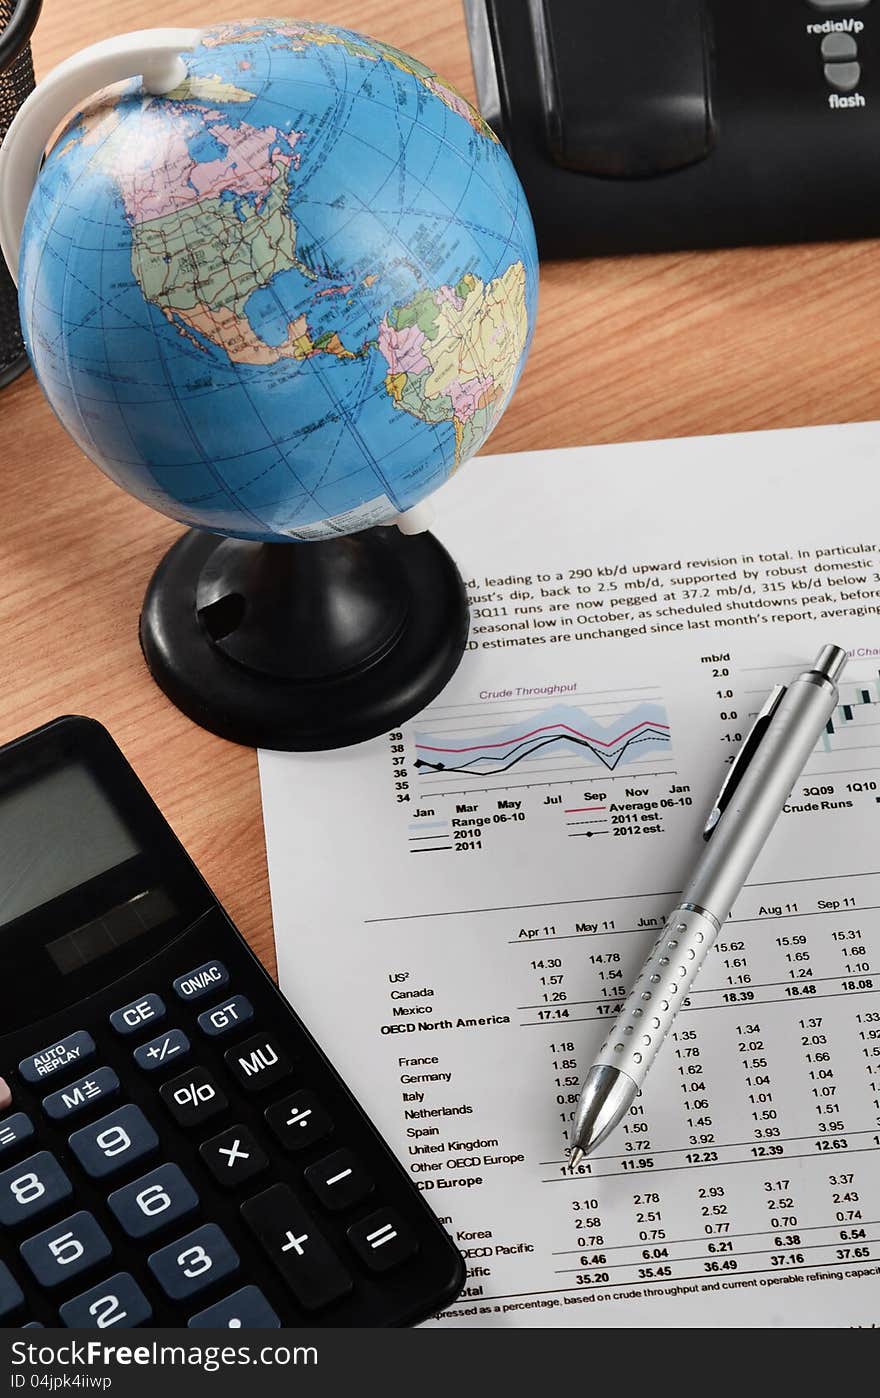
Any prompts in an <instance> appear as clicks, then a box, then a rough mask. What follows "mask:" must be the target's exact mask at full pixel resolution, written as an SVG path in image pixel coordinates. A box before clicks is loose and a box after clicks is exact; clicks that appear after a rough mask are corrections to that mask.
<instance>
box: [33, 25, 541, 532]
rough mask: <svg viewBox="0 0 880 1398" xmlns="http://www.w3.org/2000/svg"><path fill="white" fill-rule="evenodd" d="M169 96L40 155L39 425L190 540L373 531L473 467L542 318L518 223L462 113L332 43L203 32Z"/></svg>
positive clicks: (112, 111) (109, 98)
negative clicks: (42, 402) (50, 423)
mask: <svg viewBox="0 0 880 1398" xmlns="http://www.w3.org/2000/svg"><path fill="white" fill-rule="evenodd" d="M185 61H186V69H187V76H186V78H185V80H184V81H183V82H182V83H181V84H180V86H179V87H177V88H176V89H174V90H173V91H171V92H169V93H167V94H165V95H162V96H150V95H148V94H146V93H145V92H144V91H143V89H142V87H141V85H140V84H139V83H137V82H132V83H129V84H127V85H125V87H124V88H123V89H122V90H119V89H118V88H117V89H112V90H108V91H107V92H105V93H103V94H99V95H98V96H97V97H96V98H95V99H93V100H92V101H91V102H90V103H89V104H88V105H87V106H85V107H84V108H83V109H82V110H80V111H78V112H77V113H76V114H75V116H74V117H73V119H72V121H70V123H69V124H68V126H67V127H66V129H65V131H64V132H63V134H62V136H61V137H60V138H59V139H58V140H57V141H56V143H55V145H54V147H53V149H52V150H51V152H50V154H49V155H48V157H47V159H46V162H45V165H44V167H43V170H42V172H41V174H40V176H39V179H38V181H37V185H36V188H35V190H34V194H33V197H32V199H31V201H30V205H29V208H28V213H27V218H26V221H25V226H24V230H23V239H22V249H21V258H20V264H19V284H20V309H21V319H22V326H23V331H24V336H25V340H26V344H27V348H28V351H29V354H30V357H31V360H32V363H33V365H34V368H35V370H36V373H37V376H38V378H39V380H40V383H41V385H42V388H43V390H44V392H45V394H46V396H47V398H48V400H49V402H50V404H51V406H52V408H53V409H54V411H55V413H56V414H57V416H58V418H59V419H60V421H61V422H62V424H63V426H64V427H65V428H66V429H67V431H68V432H69V433H70V435H71V436H72V437H73V438H74V439H75V440H76V442H77V443H78V444H79V446H80V447H81V448H82V450H83V451H84V452H85V453H86V454H87V455H88V456H89V457H91V459H92V460H93V461H94V462H96V463H97V464H98V466H100V467H101V469H102V470H103V471H105V472H106V473H107V475H108V476H110V477H111V478H112V479H113V480H114V481H116V482H117V483H118V484H119V485H120V486H122V487H123V488H124V489H125V490H127V491H129V492H130V493H131V494H133V495H135V496H137V497H138V498H139V499H141V500H143V501H145V502H146V503H147V504H148V505H150V506H152V507H153V508H154V509H156V510H159V511H161V512H162V513H164V514H166V515H170V516H171V517H172V518H174V519H177V520H180V521H182V522H183V523H185V524H188V525H191V526H194V527H196V528H197V529H202V530H210V531H212V532H214V533H218V534H222V535H227V536H230V537H232V538H237V539H246V540H264V541H278V540H288V541H289V540H304V541H312V540H321V539H327V538H332V537H335V536H339V535H349V534H352V533H355V532H357V531H361V530H365V529H368V528H370V527H371V526H373V525H382V524H387V523H388V522H390V521H392V520H394V519H395V518H397V517H398V516H399V515H400V514H401V513H402V512H404V511H407V510H409V509H411V508H412V507H413V506H414V505H416V504H418V502H420V501H421V500H422V499H423V498H424V497H426V496H427V495H429V494H430V493H431V492H433V491H434V490H436V489H437V487H438V486H440V485H441V484H442V483H443V482H444V481H445V480H446V479H447V478H448V477H449V476H450V474H451V473H452V472H454V471H455V470H456V468H457V467H458V466H459V465H461V463H463V462H464V461H466V460H467V458H468V457H470V456H472V455H473V454H474V453H475V452H476V451H478V450H479V448H480V447H481V446H482V444H483V442H484V441H485V440H486V437H487V436H488V434H489V433H490V432H491V430H492V428H493V427H494V426H495V424H496V423H497V422H498V420H499V417H500V415H501V413H502V412H503V411H504V408H505V405H506V404H507V402H508V400H509V398H510V396H511V393H512V392H513V389H514V387H515V385H516V382H517V379H518V376H519V374H520V371H521V369H522V366H523V362H524V359H525V356H526V352H527V349H528V345H529V341H530V339H531V335H532V330H533V327H534V321H535V312H536V302H537V283H538V269H537V254H536V249H535V240H534V234H533V230H532V223H531V219H530V217H529V212H528V208H527V206H526V202H525V198H524V195H523V191H522V189H521V187H520V184H519V181H518V179H517V176H516V174H515V172H514V170H513V166H512V164H511V162H510V160H509V158H508V156H507V154H506V152H505V151H504V149H503V147H502V146H501V145H500V144H499V142H498V141H497V139H496V137H495V135H494V133H493V132H492V130H491V129H490V128H489V127H488V126H487V125H486V123H485V122H484V121H483V119H482V117H481V116H480V115H479V113H478V112H476V111H475V110H474V108H473V107H471V106H470V105H469V104H468V102H467V101H465V99H464V98H463V97H462V96H461V95H460V94H459V93H458V92H457V91H456V90H455V89H454V88H453V87H451V86H450V85H449V84H448V83H446V82H444V81H443V80H442V79H441V78H440V77H438V76H437V74H436V73H434V72H432V71H431V70H430V69H428V68H426V67H425V66H424V65H423V64H421V63H419V62H418V61H417V60H416V59H414V58H411V57H409V56H408V55H407V54H404V53H401V52H399V51H398V50H396V49H394V48H390V47H388V46H387V45H385V44H382V43H377V42H376V41H374V40H372V39H368V38H365V37H363V36H362V35H359V34H354V33H351V32H349V31H347V30H343V29H338V28H334V27H329V26H324V25H318V24H304V23H298V22H293V21H287V20H279V19H267V20H255V21H249V22H243V23H236V24H225V25H222V26H218V27H216V28H212V29H209V30H206V31H203V33H202V36H201V42H200V43H199V44H198V45H197V46H196V47H195V48H194V49H193V50H192V51H191V52H190V53H188V54H186V55H185Z"/></svg>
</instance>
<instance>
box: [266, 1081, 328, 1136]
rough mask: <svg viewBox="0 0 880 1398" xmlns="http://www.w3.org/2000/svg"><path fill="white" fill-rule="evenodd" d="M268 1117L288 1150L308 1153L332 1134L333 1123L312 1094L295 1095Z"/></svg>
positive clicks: (285, 1100)
mask: <svg viewBox="0 0 880 1398" xmlns="http://www.w3.org/2000/svg"><path fill="white" fill-rule="evenodd" d="M265 1117H266V1121H267V1122H268V1123H269V1127H270V1129H271V1130H272V1131H273V1132H274V1133H275V1135H276V1136H277V1137H278V1140H279V1141H280V1142H281V1144H282V1145H283V1146H284V1148H285V1150H305V1149H306V1147H307V1146H311V1145H314V1143H315V1141H320V1140H323V1138H324V1137H325V1136H329V1135H330V1132H331V1131H332V1130H333V1122H332V1121H331V1120H330V1118H329V1116H328V1115H327V1113H326V1112H325V1110H324V1108H323V1107H322V1106H321V1103H320V1102H319V1101H318V1099H317V1097H316V1096H315V1095H314V1093H312V1092H294V1093H292V1094H291V1096H290V1097H285V1098H284V1101H283V1102H277V1103H276V1104H275V1106H274V1107H268V1108H267V1110H266V1112H265Z"/></svg>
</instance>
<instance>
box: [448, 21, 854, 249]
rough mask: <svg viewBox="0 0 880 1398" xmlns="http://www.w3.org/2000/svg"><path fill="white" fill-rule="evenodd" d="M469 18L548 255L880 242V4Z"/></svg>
mask: <svg viewBox="0 0 880 1398" xmlns="http://www.w3.org/2000/svg"><path fill="white" fill-rule="evenodd" d="M465 9H466V12H467V18H468V29H469V33H470V39H471V51H472V56H473V63H474V72H475V77H476V81H477V91H478V94H479V101H480V106H481V108H482V111H483V115H484V116H485V117H486V118H487V120H488V121H489V122H490V123H491V125H492V126H493V128H494V129H495V131H496V132H497V134H498V135H499V136H500V138H501V139H502V140H503V141H504V143H505V145H506V146H507V148H508V150H509V152H510V154H511V156H512V158H513V161H514V164H515V165H516V167H517V170H518V172H519V175H520V178H521V179H522V182H523V185H524V187H525V191H526V195H527V197H528V199H529V203H530V205H531V209H532V214H533V216H534V220H535V227H536V231H537V235H538V245H539V248H540V251H541V254H542V256H544V257H567V256H573V255H574V256H576V255H579V254H584V253H598V254H602V253H614V252H640V251H648V250H668V249H675V248H701V247H703V248H704V247H719V246H734V245H739V244H744V243H774V242H793V241H807V240H814V239H827V238H858V237H869V236H873V235H876V234H877V233H878V232H880V181H878V179H877V176H876V170H877V166H878V160H880V0H773V3H772V4H768V2H767V0H736V3H735V4H734V3H732V0H465ZM874 11H876V20H875V14H874ZM875 84H876V86H875Z"/></svg>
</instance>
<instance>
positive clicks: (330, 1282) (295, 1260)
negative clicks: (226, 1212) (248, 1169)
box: [241, 1184, 352, 1311]
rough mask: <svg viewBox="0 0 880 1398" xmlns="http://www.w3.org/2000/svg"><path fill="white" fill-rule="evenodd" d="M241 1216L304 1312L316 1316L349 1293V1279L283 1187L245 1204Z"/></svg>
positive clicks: (310, 1221) (295, 1201) (328, 1247)
mask: <svg viewBox="0 0 880 1398" xmlns="http://www.w3.org/2000/svg"><path fill="white" fill-rule="evenodd" d="M241 1213H242V1217H243V1219H244V1221H245V1223H246V1224H247V1225H248V1227H249V1228H250V1229H251V1232H253V1233H254V1234H256V1237H257V1239H258V1240H259V1242H260V1244H261V1246H262V1247H263V1249H264V1251H265V1252H266V1253H267V1254H268V1256H269V1258H270V1259H271V1260H272V1262H274V1264H275V1266H276V1267H277V1268H278V1271H279V1272H280V1273H281V1275H282V1277H283V1278H284V1280H285V1281H286V1282H287V1285H288V1286H289V1287H290V1289H291V1291H292V1292H293V1294H294V1296H295V1297H296V1299H297V1301H299V1303H300V1305H301V1306H302V1307H303V1308H304V1310H307V1311H317V1310H319V1309H320V1308H321V1307H322V1306H327V1305H329V1304H330V1302H331V1301H335V1300H337V1298H338V1297H340V1296H345V1295H347V1293H348V1292H349V1291H351V1288H352V1281H351V1277H350V1276H349V1275H348V1273H347V1272H346V1271H345V1269H344V1267H343V1266H342V1263H341V1262H340V1261H339V1258H338V1257H337V1256H336V1254H335V1252H333V1251H332V1249H331V1248H330V1246H329V1245H328V1244H327V1243H326V1242H325V1240H324V1239H323V1237H322V1236H321V1234H320V1233H319V1232H318V1229H317V1228H316V1226H315V1223H314V1220H313V1219H312V1217H311V1215H310V1214H308V1213H307V1212H306V1210H305V1209H304V1208H303V1206H302V1204H300V1203H299V1201H298V1199H297V1198H296V1195H295V1194H294V1193H293V1190H292V1189H289V1188H288V1186H287V1185H286V1184H273V1185H272V1187H271V1189H267V1190H265V1191H264V1192H263V1193H262V1194H258V1195H257V1196H256V1198H255V1199H249V1200H248V1201H247V1203H246V1204H242V1206H241Z"/></svg>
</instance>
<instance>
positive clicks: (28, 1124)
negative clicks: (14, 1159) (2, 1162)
mask: <svg viewBox="0 0 880 1398" xmlns="http://www.w3.org/2000/svg"><path fill="white" fill-rule="evenodd" d="M33 1134H34V1125H33V1122H32V1121H31V1119H30V1117H29V1116H25V1114H24V1112H13V1114H12V1116H8V1117H7V1118H6V1120H5V1121H0V1155H6V1153H7V1152H8V1151H12V1150H14V1149H15V1147H16V1146H17V1145H18V1144H19V1142H20V1141H26V1140H27V1139H28V1137H29V1136H32V1135H33Z"/></svg>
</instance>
